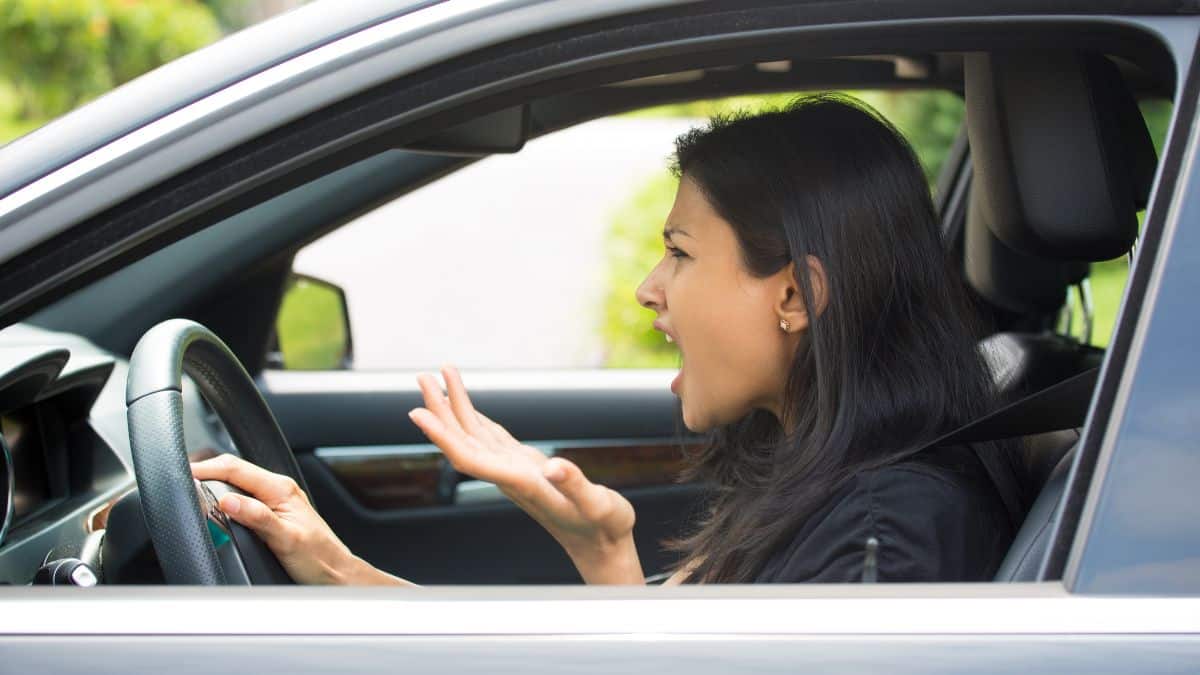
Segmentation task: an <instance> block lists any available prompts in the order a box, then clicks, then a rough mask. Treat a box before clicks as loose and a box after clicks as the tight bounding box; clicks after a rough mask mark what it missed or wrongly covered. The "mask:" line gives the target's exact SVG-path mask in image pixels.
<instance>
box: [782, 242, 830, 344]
mask: <svg viewBox="0 0 1200 675" xmlns="http://www.w3.org/2000/svg"><path fill="white" fill-rule="evenodd" d="M803 267H804V269H802V270H797V269H796V263H795V262H791V263H788V264H787V266H786V267H784V268H783V269H782V270H779V272H777V274H778V275H779V298H778V300H777V302H776V304H775V313H776V314H777V315H778V318H779V320H780V321H787V324H788V328H787V332H789V333H795V332H797V331H801V330H805V329H807V328H808V326H809V323H811V321H812V319H813V317H817V316H820V315H821V313H822V312H824V311H825V306H826V304H827V303H828V302H829V280H828V277H826V276H825V266H824V265H822V264H821V261H820V260H818V259H817V258H816V257H814V256H811V255H810V256H805V259H804V265H803ZM797 271H799V272H800V273H803V274H807V275H808V286H809V289H810V290H811V291H812V296H813V307H812V309H811V311H810V309H809V308H808V307H806V306H805V304H804V292H803V291H802V290H801V288H800V284H799V283H798V282H797V281H796V279H797V276H798V275H797Z"/></svg>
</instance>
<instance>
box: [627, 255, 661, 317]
mask: <svg viewBox="0 0 1200 675" xmlns="http://www.w3.org/2000/svg"><path fill="white" fill-rule="evenodd" d="M664 260H665V257H664ZM662 263H663V261H662V260H660V261H659V262H658V264H657V265H655V266H654V268H653V269H651V270H650V273H649V274H647V275H646V278H645V279H643V280H642V283H641V284H639V285H638V287H637V291H636V292H635V293H634V295H635V296H636V297H637V301H638V304H639V305H641V306H642V307H645V308H647V309H652V310H654V311H656V312H659V313H661V312H662V311H663V309H665V308H666V306H667V297H666V294H665V293H663V285H662V282H661V279H662V275H661V274H660V272H661V270H662Z"/></svg>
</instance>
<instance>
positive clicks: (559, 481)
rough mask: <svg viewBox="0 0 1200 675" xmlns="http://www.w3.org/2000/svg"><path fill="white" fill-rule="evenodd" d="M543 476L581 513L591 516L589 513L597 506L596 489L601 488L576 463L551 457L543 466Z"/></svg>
mask: <svg viewBox="0 0 1200 675" xmlns="http://www.w3.org/2000/svg"><path fill="white" fill-rule="evenodd" d="M542 475H543V476H545V477H546V480H548V481H550V484H551V485H553V486H554V487H555V489H557V490H558V491H559V492H561V493H562V495H563V496H564V497H566V498H567V499H568V500H570V501H571V502H572V503H574V504H575V506H576V507H578V508H579V509H580V511H581V512H585V515H590V513H588V512H590V511H592V510H593V507H595V506H596V505H595V504H594V502H595V501H596V498H597V496H598V495H597V490H596V488H598V487H599V486H598V485H595V484H593V483H592V482H591V481H589V480H588V479H587V477H586V476H584V475H583V471H581V470H580V469H579V467H578V466H577V465H576V464H575V463H574V462H572V461H570V460H566V459H563V458H562V457H551V458H550V459H548V460H546V463H545V464H543V465H542Z"/></svg>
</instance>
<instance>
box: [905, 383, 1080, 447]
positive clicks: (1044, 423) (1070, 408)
mask: <svg viewBox="0 0 1200 675" xmlns="http://www.w3.org/2000/svg"><path fill="white" fill-rule="evenodd" d="M1099 375H1100V367H1099V366H1096V367H1095V368H1091V369H1089V370H1085V371H1083V372H1082V373H1079V374H1078V375H1074V376H1071V377H1069V378H1067V379H1065V380H1063V381H1062V382H1059V383H1058V384H1054V385H1051V386H1049V387H1046V388H1045V389H1041V390H1039V391H1036V392H1034V393H1032V394H1030V395H1028V396H1026V397H1024V398H1020V399H1017V400H1016V401H1013V402H1012V403H1010V404H1008V405H1006V406H1002V407H1001V408H1000V409H999V410H996V411H995V412H992V413H989V414H987V415H984V416H983V417H980V418H979V419H977V420H975V421H973V422H971V423H969V424H965V425H963V426H961V427H959V428H957V429H955V430H954V431H951V432H950V433H948V434H946V435H945V436H942V437H940V438H938V439H936V440H934V441H933V442H932V443H930V444H928V445H926V446H925V448H932V447H934V446H936V445H943V444H951V443H972V442H978V441H1000V440H1004V439H1006V438H1016V437H1017V436H1032V435H1034V434H1044V433H1047V432H1050V431H1063V430H1065V429H1075V428H1077V427H1081V426H1083V422H1084V420H1085V419H1086V418H1087V411H1088V407H1089V406H1090V404H1091V402H1092V391H1093V390H1094V389H1095V388H1096V379H1097V378H1098V377H1099ZM922 449H924V448H922Z"/></svg>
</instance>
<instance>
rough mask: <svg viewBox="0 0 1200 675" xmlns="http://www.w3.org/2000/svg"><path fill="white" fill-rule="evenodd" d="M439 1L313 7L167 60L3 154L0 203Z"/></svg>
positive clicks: (322, 0) (330, 1)
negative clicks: (173, 116) (216, 97)
mask: <svg viewBox="0 0 1200 675" xmlns="http://www.w3.org/2000/svg"><path fill="white" fill-rule="evenodd" d="M439 1H440V0H407V1H404V0H355V1H354V2H345V1H344V0H317V1H316V2H312V3H310V4H307V5H303V6H301V7H299V8H297V9H294V10H292V11H290V12H287V13H284V14H281V15H279V16H276V17H273V18H271V19H268V20H267V21H264V22H262V23H259V24H257V25H254V26H251V27H249V28H247V29H245V30H242V31H240V32H238V33H235V34H233V35H230V36H228V37H226V38H224V39H222V40H220V41H218V42H216V43H214V44H211V45H209V46H207V47H205V48H203V49H200V50H198V51H195V52H192V53H191V54H188V55H186V56H184V57H182V58H180V59H177V60H175V61H172V62H170V63H168V64H166V65H164V66H162V67H160V68H158V69H156V70H153V71H151V72H149V73H147V74H145V75H143V76H141V77H139V78H137V79H134V80H132V81H130V82H128V83H126V84H124V85H122V86H121V87H118V88H117V89H114V90H113V91H111V92H109V93H107V94H105V95H104V96H101V97H100V98H97V99H96V100H94V101H92V102H90V103H88V104H86V105H84V106H82V107H80V108H78V109H76V110H74V111H73V112H70V113H68V114H66V115H64V116H62V117H60V118H58V119H56V120H54V121H52V122H50V123H49V124H47V125H45V126H43V127H41V128H40V129H37V130H35V131H33V132H31V133H29V134H27V135H26V136H23V137H21V138H19V139H17V140H15V141H13V142H12V143H10V144H8V145H6V146H4V147H3V148H0V156H2V157H3V164H4V171H3V172H0V196H3V195H6V194H9V193H11V192H13V191H15V190H16V189H18V188H20V187H22V186H24V185H26V184H28V183H31V182H33V181H34V180H37V179H38V178H40V177H42V176H44V175H46V174H48V173H50V172H51V171H53V170H54V169H57V168H58V167H61V166H64V165H66V164H68V163H69V162H71V161H73V160H75V159H77V158H79V157H81V156H83V155H85V154H87V153H89V152H91V151H92V150H95V149H96V148H98V147H100V146H102V145H104V144H105V143H108V142H110V141H112V140H113V139H116V138H119V137H121V136H123V135H125V134H127V133H129V132H130V131H132V130H134V129H137V128H139V127H142V126H145V125H146V124H149V123H150V122H153V121H154V120H156V119H159V118H160V117H163V116H164V115H167V114H168V113H170V112H172V111H175V110H178V109H180V108H182V107H184V106H186V105H188V104H189V103H191V102H193V101H196V100H198V99H200V98H203V97H204V96H207V95H208V94H211V93H212V92H214V91H217V90H219V89H222V88H224V87H227V86H229V85H231V84H233V83H235V82H238V81H240V80H243V79H245V78H247V77H249V76H251V75H254V74H255V73H258V72H261V71H263V70H265V69H267V68H269V67H270V66H272V65H275V64H277V63H280V62H282V61H285V60H287V59H288V58H291V57H293V56H296V55H298V54H302V53H304V52H307V51H311V50H313V49H315V48H317V47H320V46H321V45H324V44H328V43H330V42H333V41H334V40H336V39H338V38H339V37H342V36H344V35H347V34H350V33H354V32H357V31H359V30H362V29H364V28H368V27H370V26H372V25H375V24H377V23H380V22H382V21H385V20H388V19H391V18H393V17H396V16H399V15H402V14H406V13H409V12H412V11H414V10H417V9H420V8H422V7H426V6H428V5H433V4H437V3H438V2H439Z"/></svg>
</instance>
